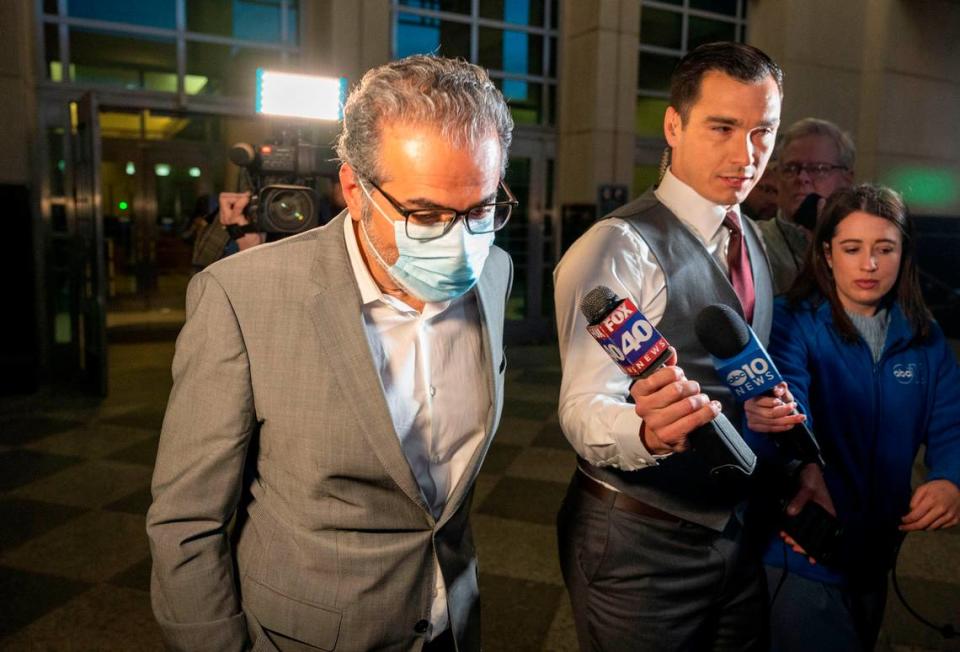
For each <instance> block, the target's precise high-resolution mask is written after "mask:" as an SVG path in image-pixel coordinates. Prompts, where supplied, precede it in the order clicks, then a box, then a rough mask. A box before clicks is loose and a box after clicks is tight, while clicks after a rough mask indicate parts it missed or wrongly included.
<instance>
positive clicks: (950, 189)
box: [883, 165, 960, 208]
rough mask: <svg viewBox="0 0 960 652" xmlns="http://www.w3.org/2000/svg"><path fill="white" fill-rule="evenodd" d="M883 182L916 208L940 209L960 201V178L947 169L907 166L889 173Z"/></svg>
mask: <svg viewBox="0 0 960 652" xmlns="http://www.w3.org/2000/svg"><path fill="white" fill-rule="evenodd" d="M883 182H884V183H885V184H887V185H889V186H891V187H893V188H894V189H896V190H899V191H900V192H901V193H903V198H904V200H906V202H907V203H908V204H911V205H913V206H915V207H923V208H940V207H945V206H948V205H950V204H953V203H956V202H957V201H960V178H958V176H957V174H956V173H955V172H953V171H952V170H949V169H945V168H934V167H923V166H914V165H905V166H902V167H898V168H894V169H893V170H891V171H890V172H888V173H887V174H886V175H885V176H884V179H883Z"/></svg>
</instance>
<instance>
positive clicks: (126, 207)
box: [117, 201, 130, 211]
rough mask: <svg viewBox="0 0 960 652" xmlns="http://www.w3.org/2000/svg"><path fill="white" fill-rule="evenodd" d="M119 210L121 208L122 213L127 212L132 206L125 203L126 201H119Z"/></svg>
mask: <svg viewBox="0 0 960 652" xmlns="http://www.w3.org/2000/svg"><path fill="white" fill-rule="evenodd" d="M117 208H119V209H120V210H122V211H125V210H127V209H128V208H130V204H128V203H127V202H125V201H119V202H117Z"/></svg>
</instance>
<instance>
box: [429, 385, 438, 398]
mask: <svg viewBox="0 0 960 652" xmlns="http://www.w3.org/2000/svg"><path fill="white" fill-rule="evenodd" d="M436 395H437V388H436V387H434V386H433V385H430V396H436Z"/></svg>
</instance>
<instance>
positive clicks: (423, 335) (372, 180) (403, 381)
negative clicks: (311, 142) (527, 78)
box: [147, 56, 517, 652]
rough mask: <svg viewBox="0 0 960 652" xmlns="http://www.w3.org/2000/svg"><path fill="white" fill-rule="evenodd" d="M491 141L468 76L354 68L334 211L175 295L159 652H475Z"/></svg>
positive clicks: (495, 205) (486, 406)
mask: <svg viewBox="0 0 960 652" xmlns="http://www.w3.org/2000/svg"><path fill="white" fill-rule="evenodd" d="M512 129H513V121H512V119H511V117H510V111H509V109H508V108H507V105H506V103H505V101H504V98H503V95H502V94H501V93H500V91H499V90H497V89H496V87H495V86H494V85H493V83H492V82H491V81H490V79H489V77H488V76H487V74H486V72H484V71H483V70H482V69H480V68H478V67H477V66H474V65H472V64H468V63H466V62H463V61H454V60H450V59H444V58H440V57H429V56H413V57H408V58H406V59H401V60H399V61H394V62H391V63H388V64H385V65H383V66H380V67H378V68H375V69H373V70H371V71H370V72H368V73H367V74H366V75H365V76H364V78H363V79H362V80H361V82H360V84H359V86H358V87H356V88H355V89H354V90H353V91H352V93H351V94H350V97H349V98H348V100H347V102H346V105H345V107H344V119H343V125H342V132H341V135H340V137H339V141H338V144H337V153H338V155H339V157H340V159H341V162H342V165H341V168H340V181H341V182H342V185H343V192H344V198H345V200H346V205H347V210H345V211H344V212H343V213H341V214H340V215H339V216H338V217H336V218H335V219H334V220H332V221H331V222H330V223H329V224H328V225H326V226H324V227H321V228H318V229H314V230H312V231H308V232H306V233H304V234H301V235H298V236H293V237H290V238H287V239H285V240H282V241H280V242H276V243H273V244H266V245H262V246H257V247H254V248H251V249H249V250H247V251H244V252H241V253H239V254H237V255H235V256H231V257H230V258H227V259H224V260H222V261H220V262H218V263H216V264H214V265H211V266H210V267H208V268H207V269H206V270H205V271H203V272H201V273H200V274H198V275H197V276H196V277H194V279H193V281H192V282H191V284H190V288H189V290H188V296H187V314H188V318H187V322H186V325H185V326H184V329H183V331H182V333H181V334H180V337H179V339H178V340H177V351H176V356H175V359H174V364H173V374H174V387H173V390H172V393H171V396H170V402H169V405H168V409H167V414H166V417H165V419H164V425H163V433H162V435H161V439H160V448H159V452H158V454H157V463H156V469H155V472H154V479H153V496H154V501H153V505H152V507H151V508H150V511H149V514H148V516H147V531H148V534H149V537H150V542H151V550H152V553H153V578H152V597H153V608H154V613H155V615H156V617H157V620H158V622H159V623H160V626H161V629H162V630H163V634H164V638H165V640H166V643H167V645H168V646H169V648H171V649H176V650H217V651H221V650H241V649H249V647H250V646H251V645H252V646H253V649H257V650H274V649H279V650H306V649H323V650H332V649H336V650H344V651H361V650H372V649H393V650H427V651H429V652H441V651H442V652H452V651H453V650H459V651H461V652H463V651H467V650H470V651H477V650H479V649H480V623H479V595H478V582H477V580H478V572H477V562H476V552H475V548H474V544H473V536H472V534H471V530H470V524H469V521H468V515H469V507H470V502H471V496H472V493H473V485H474V481H475V479H476V477H477V473H478V471H479V468H480V465H481V463H482V461H483V459H484V457H485V455H486V452H487V450H488V449H489V446H490V443H491V440H492V438H493V433H494V431H495V430H496V427H497V424H498V422H499V418H500V412H501V408H502V403H503V378H504V368H505V363H506V361H505V359H504V355H503V347H502V334H503V318H504V311H505V306H506V300H507V297H508V295H509V293H510V284H511V281H512V269H513V268H512V264H511V262H510V258H509V257H508V256H507V254H506V253H505V252H504V251H502V250H501V249H499V248H497V247H495V246H493V240H494V232H496V231H498V230H499V229H502V228H503V227H504V226H505V225H506V223H507V221H508V219H509V218H510V214H511V211H512V210H513V208H514V207H516V205H517V201H516V199H515V198H514V197H513V195H512V194H511V192H510V190H509V188H508V187H507V186H506V184H505V183H504V182H503V175H504V171H505V167H506V162H507V154H508V150H509V146H510V141H511V132H512ZM234 518H235V522H234V525H233V527H232V528H231V527H229V524H230V523H231V520H232V519H234Z"/></svg>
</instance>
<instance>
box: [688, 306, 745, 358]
mask: <svg viewBox="0 0 960 652" xmlns="http://www.w3.org/2000/svg"><path fill="white" fill-rule="evenodd" d="M693 328H694V331H695V332H696V334H697V339H698V340H700V343H701V344H702V345H703V347H704V348H705V349H706V350H707V352H708V353H709V354H710V355H712V356H714V357H715V358H720V359H727V358H732V357H733V356H735V355H737V354H738V353H740V352H741V351H743V350H744V349H745V348H746V347H747V345H748V344H750V327H749V326H747V323H746V322H745V321H743V317H741V316H740V315H739V314H737V311H736V310H734V309H733V308H731V307H730V306H727V305H724V304H721V303H714V304H712V305H709V306H707V307H706V308H704V309H703V310H701V311H700V314H698V315H697V319H696V321H695V322H694V325H693Z"/></svg>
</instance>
